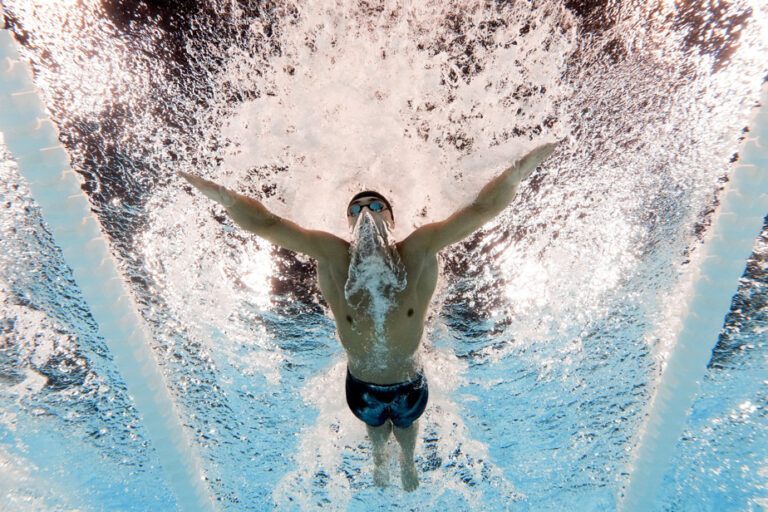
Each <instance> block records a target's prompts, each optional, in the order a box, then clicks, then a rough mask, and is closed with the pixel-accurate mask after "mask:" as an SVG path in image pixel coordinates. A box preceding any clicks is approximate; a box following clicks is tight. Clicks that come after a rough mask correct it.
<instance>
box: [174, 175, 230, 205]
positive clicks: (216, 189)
mask: <svg viewBox="0 0 768 512" xmlns="http://www.w3.org/2000/svg"><path fill="white" fill-rule="evenodd" d="M177 172H178V173H179V174H180V175H181V176H182V177H183V178H184V179H185V180H187V181H188V182H189V183H191V184H192V185H194V187H195V188H196V189H197V190H199V191H200V192H202V193H203V195H205V197H207V198H209V199H213V200H214V201H216V202H217V203H221V204H222V205H224V207H225V208H228V207H230V206H232V205H233V204H235V196H234V194H233V193H232V192H230V191H229V190H227V189H226V188H224V187H223V186H221V185H218V184H216V183H214V182H212V181H210V180H206V179H204V178H201V177H199V176H194V175H192V174H189V173H186V172H184V171H177Z"/></svg>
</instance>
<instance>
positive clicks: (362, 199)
mask: <svg viewBox="0 0 768 512" xmlns="http://www.w3.org/2000/svg"><path fill="white" fill-rule="evenodd" d="M366 208H367V209H368V210H369V211H370V212H371V214H372V215H373V216H374V217H380V218H382V219H383V220H385V221H386V222H387V224H389V227H390V228H393V227H394V226H395V217H394V215H393V214H392V206H391V205H390V204H389V201H387V199H386V198H385V197H384V196H382V195H381V194H379V193H378V192H374V191H372V190H366V191H364V192H360V193H359V194H357V195H355V197H353V198H352V200H351V201H350V202H349V206H347V221H348V222H349V226H350V227H354V225H355V223H356V222H357V219H359V218H360V214H361V213H362V211H363V210H364V209H366Z"/></svg>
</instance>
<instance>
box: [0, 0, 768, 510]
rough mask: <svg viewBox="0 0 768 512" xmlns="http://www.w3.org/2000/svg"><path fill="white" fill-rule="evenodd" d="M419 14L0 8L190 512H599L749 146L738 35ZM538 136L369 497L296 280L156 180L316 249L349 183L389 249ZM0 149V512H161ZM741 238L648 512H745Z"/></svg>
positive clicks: (751, 448) (319, 8)
mask: <svg viewBox="0 0 768 512" xmlns="http://www.w3.org/2000/svg"><path fill="white" fill-rule="evenodd" d="M445 4H446V3H444V2H420V3H408V2H395V1H391V2H361V1H351V0H350V1H343V0H340V1H338V2H334V3H325V2H317V3H315V4H314V5H306V6H305V5H297V4H290V3H284V4H272V3H268V4H259V3H255V2H239V3H238V2H230V1H223V0H221V1H217V0H209V1H207V2H204V3H201V5H198V6H194V7H193V6H191V4H185V3H179V4H178V5H174V6H173V7H172V8H171V7H165V6H164V5H165V3H160V2H157V3H155V2H146V1H140V2H129V3H127V2H117V1H113V0H103V1H101V2H99V1H95V0H83V1H78V2H74V1H65V2H57V3H52V2H45V1H42V0H41V1H39V2H35V1H27V0H24V1H21V0H19V1H14V0H6V1H5V2H4V4H3V14H4V17H5V24H6V26H7V28H9V29H10V30H11V31H12V32H13V34H14V35H15V37H16V40H17V42H18V43H19V47H20V50H21V52H22V56H23V58H24V59H25V60H27V61H28V62H29V63H30V64H31V65H32V67H33V69H34V71H35V81H36V83H37V85H38V86H39V87H40V89H41V92H42V94H43V96H44V99H45V103H46V105H47V107H48V109H49V110H50V113H51V116H52V118H53V119H54V120H55V121H56V123H57V125H58V126H59V130H60V138H61V141H62V143H63V144H64V146H65V147H66V149H67V152H68V153H69V155H70V157H71V164H72V167H73V168H74V169H75V170H76V171H77V172H78V174H79V176H80V177H81V178H82V181H83V189H84V190H85V192H86V194H87V195H88V197H89V200H90V204H91V207H92V210H93V212H94V213H95V215H96V216H97V217H98V219H99V222H100V225H101V228H102V230H103V232H104V236H105V237H106V238H107V240H108V241H109V243H110V245H111V248H112V252H113V255H114V257H115V259H116V261H117V263H118V267H119V269H120V271H121V272H122V275H123V276H124V279H125V282H126V283H127V284H128V286H129V289H130V292H131V294H132V297H133V299H134V301H135V302H136V304H137V307H138V309H139V312H140V315H141V318H142V319H143V322H144V324H143V326H142V327H143V328H144V330H145V332H146V333H147V334H148V339H149V343H150V346H151V349H152V351H153V353H154V355H155V357H156V360H157V363H158V365H159V366H160V369H161V371H162V374H163V378H164V383H163V385H164V386H167V388H168V390H169V391H170V393H171V396H172V398H173V401H174V404H175V405H176V408H177V411H178V414H179V419H180V421H181V423H182V424H183V425H184V428H185V430H186V431H187V432H188V434H189V436H190V439H191V440H192V444H191V450H193V451H194V452H195V453H196V454H197V455H198V456H199V458H200V461H201V465H202V475H201V477H202V478H203V479H204V484H205V486H206V488H207V490H208V492H209V494H210V496H211V498H212V500H213V502H214V508H217V509H221V510H258V511H262V510H311V509H315V508H317V509H320V508H322V509H328V510H366V511H367V510H391V509H393V508H395V507H398V508H402V509H404V510H425V511H426V510H544V509H561V510H595V511H597V510H614V509H616V508H617V507H618V506H619V502H620V497H621V495H622V492H623V490H624V489H625V488H626V487H627V485H628V484H629V481H630V479H631V474H632V468H633V464H634V461H633V458H632V455H633V453H634V451H635V449H636V447H637V446H638V444H639V443H640V442H641V439H642V435H643V428H642V427H643V422H644V420H645V419H646V418H647V415H648V411H649V408H650V406H651V403H652V399H653V397H654V393H655V390H656V388H657V385H658V382H659V379H660V376H661V375H662V374H663V373H664V370H665V364H666V362H667V361H668V359H669V354H670V352H671V351H672V350H673V348H674V346H675V343H676V340H677V334H678V332H679V330H680V323H681V321H682V319H683V318H684V316H685V313H686V309H687V304H688V301H689V298H690V287H691V282H692V281H694V280H695V269H696V267H697V264H698V262H699V259H700V257H701V256H700V255H701V253H702V247H704V246H705V244H706V241H707V240H708V239H707V235H708V228H709V225H710V222H711V220H712V218H713V212H714V211H715V210H716V209H717V207H718V205H719V200H720V196H721V192H722V190H723V189H724V187H725V186H726V184H727V182H728V180H729V176H730V174H731V172H732V170H733V168H734V164H735V162H737V161H738V151H739V145H740V142H741V140H742V139H743V137H744V136H749V133H750V132H749V123H750V115H751V113H752V112H753V109H754V108H755V107H756V106H757V104H758V100H759V98H760V90H761V86H762V84H763V82H764V78H765V77H766V74H767V72H768V67H767V66H766V63H765V58H764V56H765V52H766V51H767V50H768V30H767V28H768V27H766V23H768V6H766V5H764V3H761V2H756V1H755V2H749V1H741V2H714V3H707V2H685V3H674V2H666V1H657V2H635V1H622V2H606V3H604V4H602V5H596V4H595V3H589V2H577V1H567V2H556V1H541V2H538V1H537V2H523V1H521V2H515V3H504V2H488V3H486V2H472V1H461V2H451V3H450V4H449V5H445ZM551 140H562V141H563V142H562V143H561V145H560V148H559V149H558V150H557V152H556V153H555V154H554V155H553V157H552V158H551V159H550V160H549V161H547V162H546V164H545V165H543V166H542V168H540V169H539V170H538V171H537V172H536V173H534V175H533V176H532V177H531V178H530V179H529V180H528V181H527V182H526V183H524V184H523V185H522V186H521V188H520V191H519V194H518V197H517V198H516V199H515V201H514V203H513V204H512V205H511V206H510V207H509V208H508V209H507V210H506V211H505V212H504V213H503V214H502V215H501V216H500V217H499V218H497V219H496V220H494V221H493V222H491V223H490V224H488V225H487V226H485V227H484V229H483V230H481V231H480V232H478V233H477V234H475V235H474V236H472V237H470V238H469V239H467V240H465V241H464V242H462V243H460V244H457V245H455V246H453V247H451V248H449V249H447V250H446V251H444V253H443V254H441V259H440V265H441V270H442V278H441V282H440V284H439V289H438V292H437V293H436V296H435V300H434V306H433V308H432V310H431V312H430V315H429V320H428V324H427V329H426V331H425V333H426V334H425V339H424V348H423V353H422V361H423V364H424V367H425V373H426V375H427V377H428V378H429V382H430V405H429V406H428V408H427V411H426V412H425V415H424V416H423V418H422V420H421V422H420V428H421V435H420V438H419V441H418V443H417V448H416V455H417V460H416V462H417V467H418V468H419V470H420V478H421V486H420V488H419V489H418V490H417V491H416V492H414V493H409V494H406V493H404V492H403V491H402V490H401V488H400V484H399V481H397V479H393V482H392V486H391V487H390V488H388V489H386V490H383V491H382V490H379V489H377V488H376V487H374V486H373V479H372V459H371V447H370V444H369V442H368V440H367V439H366V436H365V429H364V426H363V425H362V424H361V423H360V422H359V421H357V420H356V419H355V418H354V417H353V416H352V414H351V413H350V412H349V411H348V409H347V407H346V404H345V402H344V394H343V386H342V383H343V377H344V372H345V363H344V354H343V351H342V349H341V347H340V345H339V343H338V341H337V338H336V334H335V328H334V324H333V321H332V319H331V318H330V316H329V312H328V309H327V306H326V304H325V302H324V300H323V299H322V297H321V296H320V294H319V290H318V289H317V286H316V284H315V268H314V264H313V262H312V261H311V260H309V259H307V258H305V257H303V256H301V255H298V254H294V253H291V252H289V251H286V250H282V249H279V248H276V247H273V246H271V245H269V244H268V243H266V242H265V241H263V240H260V239H258V238H256V237H254V236H251V235H249V234H247V233H245V232H243V231H241V230H239V229H238V228H237V227H236V226H235V225H234V224H233V222H232V221H231V220H230V219H229V218H228V217H227V216H226V213H225V211H224V210H223V209H222V208H220V207H219V206H217V205H215V204H213V203H211V202H210V201H209V200H207V199H206V198H204V197H203V196H201V195H200V194H197V193H195V192H194V191H193V190H191V189H190V187H189V186H187V185H186V184H185V183H184V182H183V181H182V180H181V179H180V178H179V177H178V176H177V175H176V174H175V171H177V170H183V171H187V172H191V173H195V174H199V175H202V176H204V177H207V178H209V179H213V180H215V181H217V182H220V183H222V184H224V185H226V186H228V187H230V188H233V189H235V190H238V191H239V192H242V193H245V194H249V195H252V196H254V197H258V198H259V199H261V200H263V201H264V202H265V204H266V205H267V206H268V207H269V208H270V209H272V210H273V211H275V212H276V213H278V214H280V215H283V216H286V217H288V218H290V219H292V220H294V221H296V222H299V223H300V224H302V225H305V226H307V227H309V228H313V229H324V230H327V231H330V232H333V233H335V234H337V235H339V236H342V237H348V236H349V233H348V232H347V228H346V220H345V218H344V206H345V205H346V204H347V202H348V200H349V198H350V197H351V196H352V195H353V194H354V193H355V192H357V191H359V190H361V189H363V188H376V189H377V190H379V191H380V192H382V193H384V194H385V195H387V197H388V198H391V201H392V203H393V209H394V211H395V218H396V220H397V227H396V230H395V235H396V236H397V237H399V238H402V237H403V236H405V235H407V234H408V233H409V232H410V230H412V229H413V228H414V227H416V226H419V225H421V224H424V223H427V222H430V221H434V220H439V219H441V218H444V217H445V216H447V215H449V214H450V213H451V212H452V211H454V210H455V209H457V208H459V207H460V206H462V205H464V204H467V203H468V202H469V201H470V200H471V199H472V198H473V197H474V195H475V194H476V193H477V192H478V191H479V190H480V188H481V187H482V186H483V185H484V184H485V183H486V182H487V181H488V180H489V179H491V178H492V177H493V176H494V175H496V174H497V173H499V172H500V171H501V170H503V169H504V168H505V166H508V165H510V164H511V163H512V162H514V161H515V160H516V159H517V158H519V157H520V156H522V155H523V154H524V153H525V152H526V151H527V150H529V149H531V148H533V147H535V146H536V145H538V144H541V143H543V142H546V141H551ZM0 152H1V153H2V155H0V177H1V179H0V187H2V197H3V200H4V201H3V204H4V205H5V207H4V214H3V215H2V217H0V230H1V231H0V244H1V249H0V262H1V263H2V264H1V265H0V284H1V285H2V287H1V288H0V289H1V290H2V306H1V307H0V308H1V309H0V314H1V315H2V317H0V318H1V323H0V325H1V326H2V335H1V337H0V407H2V415H1V416H0V418H1V420H0V490H1V491H2V492H1V493H0V508H1V509H3V510H6V509H7V510H142V511H143V510H163V511H164V510H174V509H177V508H179V504H178V503H177V498H176V496H175V494H174V492H175V491H174V489H173V488H172V485H171V484H170V483H169V481H168V479H167V477H166V475H165V473H164V471H163V468H162V467H161V462H160V459H159V457H158V454H157V451H156V447H155V446H153V444H152V442H151V440H150V436H149V435H148V432H147V430H146V428H145V425H144V423H143V420H142V416H141V413H142V411H139V410H137V409H136V408H135V407H134V403H133V401H132V400H131V397H130V395H129V393H128V392H127V387H126V382H125V380H124V376H122V375H121V373H120V371H119V370H118V368H117V366H116V365H115V362H114V359H113V356H112V354H111V353H110V350H109V348H108V345H107V344H106V343H105V342H104V340H103V339H102V338H100V335H99V331H98V326H97V325H96V323H95V322H94V320H93V319H92V317H91V316H90V307H91V306H89V304H88V303H87V301H85V300H84V298H83V296H82V294H81V292H80V289H79V288H78V285H77V283H76V282H75V281H74V279H73V277H72V273H71V272H70V270H69V267H68V266H67V262H66V261H64V258H63V257H62V254H61V251H60V249H59V246H58V245H57V242H56V240H55V239H54V238H53V237H52V236H51V234H50V230H49V229H48V227H47V224H46V219H45V218H44V217H43V215H41V212H40V210H39V208H38V207H37V203H36V200H35V197H34V196H33V195H32V194H31V193H30V191H29V188H28V186H27V183H26V181H25V179H24V177H23V175H22V172H21V171H23V170H20V169H19V168H18V166H17V165H16V162H15V160H14V156H13V155H12V154H11V153H10V152H9V151H8V150H7V149H6V148H5V146H2V145H0ZM766 229H768V228H764V229H763V233H762V234H761V233H757V232H755V234H754V235H755V237H756V240H755V245H754V249H753V253H752V255H751V256H750V257H749V258H748V259H745V262H744V266H745V272H744V276H743V277H742V279H741V281H740V282H739V284H738V286H739V288H738V292H737V293H736V295H735V296H734V298H733V301H732V304H731V310H730V312H728V311H723V313H722V314H723V316H724V327H723V330H722V332H721V334H720V336H719V338H718V339H710V340H702V343H706V344H708V346H711V347H713V349H714V350H713V353H712V359H711V361H710V363H709V365H708V367H707V369H706V373H705V377H704V379H703V381H702V383H701V387H700V390H699V392H698V394H697V396H696V399H695V402H694V405H693V408H692V410H691V411H690V415H689V416H688V419H687V422H686V427H685V432H684V433H683V435H682V437H681V438H680V440H679V442H678V443H677V446H676V448H675V451H674V453H673V454H671V455H670V462H669V465H668V467H666V468H659V471H663V473H664V480H663V485H662V490H661V492H660V493H659V495H658V496H657V497H656V498H655V505H654V509H656V510H755V511H758V510H765V509H766V508H768V487H767V486H768V449H766V448H765V446H768V443H766V432H768V429H767V427H768V415H767V414H766V397H767V396H768V387H767V386H768V380H766V375H768V373H766V367H767V366H768V347H766V338H765V335H764V331H765V329H766V317H765V315H766V313H765V303H766V299H765V297H766V293H765V291H764V287H765V286H766V284H767V283H768V276H767V275H766V264H765V261H766V257H767V255H768V243H767V242H768V232H767V231H766ZM745 256H746V255H745ZM735 286H736V284H735V283H734V289H735ZM726 315H727V316H726ZM391 448H392V453H395V451H394V450H395V447H394V445H392V446H391ZM392 474H393V475H397V474H398V473H397V463H396V457H392ZM201 508H204V507H203V506H202V505H201Z"/></svg>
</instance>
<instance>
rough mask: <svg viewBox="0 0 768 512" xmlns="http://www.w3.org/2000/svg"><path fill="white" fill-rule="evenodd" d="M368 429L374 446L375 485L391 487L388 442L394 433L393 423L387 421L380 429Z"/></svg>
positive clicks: (369, 427)
mask: <svg viewBox="0 0 768 512" xmlns="http://www.w3.org/2000/svg"><path fill="white" fill-rule="evenodd" d="M366 427H368V437H369V438H370V439H371V443H372V444H373V483H375V484H376V487H386V486H387V485H389V464H388V461H387V441H388V440H389V434H390V433H391V432H392V422H391V421H390V420H387V421H385V422H384V424H383V425H381V426H380V427H372V426H370V425H366Z"/></svg>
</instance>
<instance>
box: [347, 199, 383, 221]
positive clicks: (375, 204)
mask: <svg viewBox="0 0 768 512" xmlns="http://www.w3.org/2000/svg"><path fill="white" fill-rule="evenodd" d="M365 207H368V209H369V210H371V211H372V212H376V213H378V212H382V211H384V210H385V209H386V206H384V203H382V202H381V201H371V202H370V203H368V204H362V205H360V204H353V205H352V206H350V207H349V214H350V215H351V216H352V217H357V216H358V215H360V212H361V211H363V208H365Z"/></svg>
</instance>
